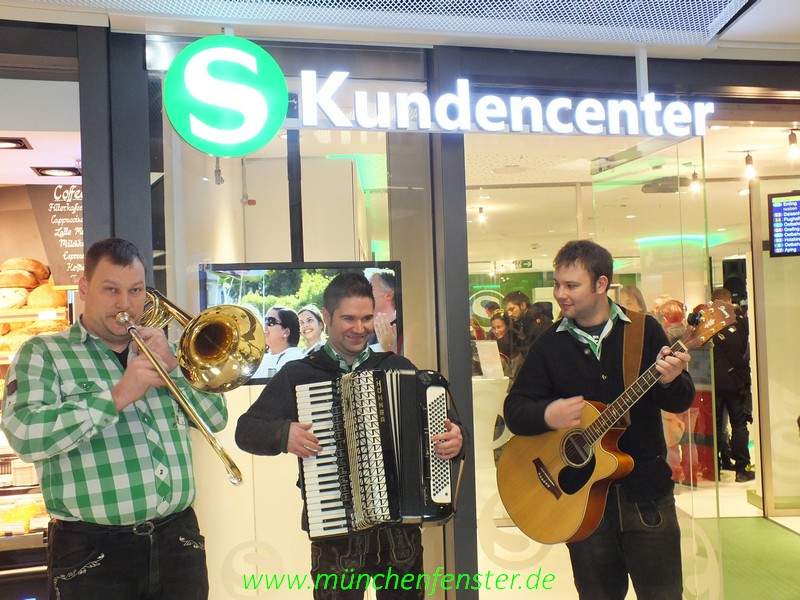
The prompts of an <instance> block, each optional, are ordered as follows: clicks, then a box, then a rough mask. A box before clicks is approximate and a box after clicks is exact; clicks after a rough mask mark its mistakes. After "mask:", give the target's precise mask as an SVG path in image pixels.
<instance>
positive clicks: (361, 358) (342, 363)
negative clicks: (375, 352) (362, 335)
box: [323, 342, 372, 373]
mask: <svg viewBox="0 0 800 600" xmlns="http://www.w3.org/2000/svg"><path fill="white" fill-rule="evenodd" d="M323 348H324V349H325V352H326V353H327V355H328V356H330V357H331V358H332V359H333V360H335V361H336V362H338V363H339V368H340V369H341V370H342V373H350V372H351V371H355V370H356V368H358V365H360V364H361V363H363V362H365V361H366V360H367V359H368V358H369V357H370V355H371V354H372V348H370V347H369V346H367V347H366V348H364V350H363V351H362V352H361V354H359V355H358V356H356V357H355V359H354V360H353V364H352V365H348V364H347V361H346V360H345V359H344V357H342V356H340V355H339V353H338V352H336V350H334V349H333V346H331V343H330V342H326V343H325V345H324V346H323Z"/></svg>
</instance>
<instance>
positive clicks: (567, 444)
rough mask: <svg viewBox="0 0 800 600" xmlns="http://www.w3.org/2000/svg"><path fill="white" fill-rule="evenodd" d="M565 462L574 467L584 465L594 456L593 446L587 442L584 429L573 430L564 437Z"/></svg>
mask: <svg viewBox="0 0 800 600" xmlns="http://www.w3.org/2000/svg"><path fill="white" fill-rule="evenodd" d="M563 451H564V462H566V463H567V464H568V465H570V466H573V467H582V466H583V465H585V464H586V463H588V462H589V459H590V458H592V447H591V445H589V444H587V443H586V440H585V439H584V437H583V431H581V430H577V431H572V432H570V433H568V434H567V435H566V437H565V438H564V448H563Z"/></svg>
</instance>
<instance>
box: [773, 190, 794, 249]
mask: <svg viewBox="0 0 800 600" xmlns="http://www.w3.org/2000/svg"><path fill="white" fill-rule="evenodd" d="M767 199H768V202H769V255H770V256H775V257H778V256H798V255H800V191H794V192H786V193H783V194H770V195H769V196H767Z"/></svg>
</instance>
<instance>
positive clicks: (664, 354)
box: [656, 346, 692, 385]
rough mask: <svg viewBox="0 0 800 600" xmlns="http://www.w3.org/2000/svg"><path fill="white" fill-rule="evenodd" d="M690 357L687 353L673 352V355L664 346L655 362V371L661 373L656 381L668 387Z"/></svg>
mask: <svg viewBox="0 0 800 600" xmlns="http://www.w3.org/2000/svg"><path fill="white" fill-rule="evenodd" d="M690 360H692V357H691V356H690V355H689V353H688V352H675V353H673V352H672V350H670V349H669V347H667V346H664V347H663V348H662V349H661V352H660V353H659V357H658V360H656V371H658V372H659V373H661V378H660V379H659V380H658V381H659V383H661V384H662V385H669V384H670V383H672V382H673V381H675V380H676V379H677V378H678V377H679V376H680V374H681V373H682V372H683V369H684V368H686V365H688V364H689V361H690Z"/></svg>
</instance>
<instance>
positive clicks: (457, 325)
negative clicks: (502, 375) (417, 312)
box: [428, 47, 478, 600]
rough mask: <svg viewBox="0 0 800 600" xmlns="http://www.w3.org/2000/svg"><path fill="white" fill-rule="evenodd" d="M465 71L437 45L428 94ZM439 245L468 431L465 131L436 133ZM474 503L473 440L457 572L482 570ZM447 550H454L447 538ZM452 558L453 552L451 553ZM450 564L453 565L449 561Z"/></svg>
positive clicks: (448, 365)
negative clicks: (461, 133) (479, 558)
mask: <svg viewBox="0 0 800 600" xmlns="http://www.w3.org/2000/svg"><path fill="white" fill-rule="evenodd" d="M459 75H460V58H459V51H458V49H457V48H439V47H437V48H434V49H433V51H432V54H431V61H430V69H429V75H428V81H429V95H430V96H431V97H439V96H440V95H441V94H443V93H446V92H454V91H455V82H456V79H457V78H458V77H459ZM431 162H432V165H431V166H432V169H431V177H432V182H433V198H434V202H433V211H434V244H435V252H436V260H435V264H436V287H437V300H436V304H437V313H438V323H439V328H438V334H439V335H438V339H439V364H440V366H441V369H442V371H443V373H444V374H445V375H446V376H447V378H448V380H449V381H450V389H451V392H452V394H453V398H454V400H455V403H456V406H457V408H458V413H459V416H460V417H461V419H462V422H463V424H464V425H465V426H466V428H467V429H468V430H469V431H474V427H473V420H472V349H471V346H470V343H469V302H467V296H468V294H469V278H468V261H467V198H466V184H465V181H466V179H465V178H466V173H465V166H464V136H463V135H460V134H449V133H448V134H434V135H431ZM476 522H477V519H476V505H475V460H474V449H473V447H472V445H471V444H470V446H469V448H468V454H467V462H466V470H465V473H464V477H463V480H462V482H461V495H460V497H459V500H458V513H457V514H456V519H455V538H454V540H452V542H453V544H452V546H454V549H455V564H454V566H453V567H452V569H453V570H452V571H450V572H454V573H477V572H478V549H477V544H478V542H477V531H476ZM447 541H448V544H447V546H446V551H448V550H451V549H452V548H451V544H450V543H449V542H450V540H447ZM447 560H448V563H449V562H450V556H449V555H448V556H447ZM448 567H450V565H449V564H448ZM469 598H473V599H475V598H478V591H477V590H459V592H458V599H459V600H462V599H469Z"/></svg>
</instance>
